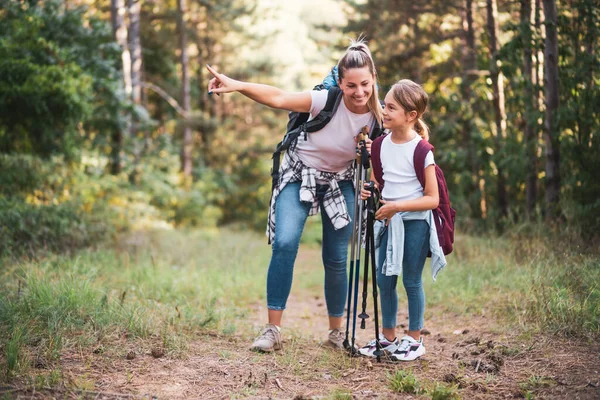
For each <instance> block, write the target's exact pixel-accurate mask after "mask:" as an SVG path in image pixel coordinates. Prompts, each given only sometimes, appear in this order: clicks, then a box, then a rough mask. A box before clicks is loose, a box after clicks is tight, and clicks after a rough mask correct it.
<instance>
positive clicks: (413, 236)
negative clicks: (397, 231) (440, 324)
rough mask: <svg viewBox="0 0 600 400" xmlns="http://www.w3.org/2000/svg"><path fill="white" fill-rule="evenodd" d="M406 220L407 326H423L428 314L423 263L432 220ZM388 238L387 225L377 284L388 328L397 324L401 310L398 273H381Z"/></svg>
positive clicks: (379, 249) (405, 275) (405, 276)
mask: <svg viewBox="0 0 600 400" xmlns="http://www.w3.org/2000/svg"><path fill="white" fill-rule="evenodd" d="M403 222H404V259H403V260H402V283H403V284H404V289H405V290H406V296H407V298H408V330H410V331H419V330H421V329H423V317H424V314H425V291H424V290H423V280H422V277H421V276H422V274H423V266H424V265H425V260H426V258H427V253H428V251H429V224H428V223H427V221H425V220H409V221H403ZM387 241H388V231H387V229H386V230H385V232H384V233H383V236H382V237H381V246H380V247H379V248H378V250H377V251H378V252H379V254H377V256H378V257H377V260H378V265H377V286H378V287H379V295H380V296H381V316H382V325H383V327H384V328H386V329H392V328H395V327H396V314H397V313H398V292H397V291H396V284H397V282H398V277H397V276H385V275H383V274H382V272H381V270H382V265H383V261H384V260H385V251H386V247H387Z"/></svg>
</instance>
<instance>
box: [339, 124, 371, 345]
mask: <svg viewBox="0 0 600 400" xmlns="http://www.w3.org/2000/svg"><path fill="white" fill-rule="evenodd" d="M368 133H369V128H368V127H366V126H365V127H364V128H363V129H361V133H359V135H358V146H357V158H356V160H355V175H354V176H355V182H354V187H355V193H354V215H353V218H352V239H351V241H350V274H349V279H348V302H347V303H348V306H347V314H346V337H345V339H344V348H345V349H347V350H348V351H349V352H350V355H355V354H356V348H355V346H354V342H355V330H356V311H357V310H356V308H357V304H356V303H357V297H358V280H359V279H360V244H361V234H362V222H363V220H362V214H363V211H362V210H363V201H362V200H360V188H361V186H362V182H364V180H365V171H364V162H363V159H364V154H366V156H367V164H368V153H367V151H366V147H365V139H366V138H367V137H368ZM359 147H361V150H360V153H359ZM353 287H354V289H355V290H354V296H353V291H352V288H353ZM353 305H354V307H353ZM352 309H354V313H353V320H352V342H350V340H349V334H350V312H351V310H352Z"/></svg>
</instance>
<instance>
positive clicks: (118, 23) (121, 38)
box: [110, 0, 131, 175]
mask: <svg viewBox="0 0 600 400" xmlns="http://www.w3.org/2000/svg"><path fill="white" fill-rule="evenodd" d="M125 12H126V9H125V0H111V2H110V19H111V23H112V30H113V36H114V38H115V41H116V42H117V43H118V44H119V46H120V47H121V62H122V71H123V78H124V79H123V84H124V85H125V89H126V90H127V87H128V85H129V86H131V79H130V78H131V75H130V73H129V71H130V68H131V59H130V57H129V47H128V46H127V26H126V25H125ZM123 142H124V141H123V130H122V128H121V126H120V124H119V123H118V121H116V122H115V124H114V127H113V130H112V133H111V164H110V172H111V174H113V175H117V174H119V173H120V172H121V170H122V169H123Z"/></svg>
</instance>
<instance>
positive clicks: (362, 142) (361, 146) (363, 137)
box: [356, 125, 369, 162]
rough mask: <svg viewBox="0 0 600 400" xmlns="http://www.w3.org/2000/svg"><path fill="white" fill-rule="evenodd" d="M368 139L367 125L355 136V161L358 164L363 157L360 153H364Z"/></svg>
mask: <svg viewBox="0 0 600 400" xmlns="http://www.w3.org/2000/svg"><path fill="white" fill-rule="evenodd" d="M368 137H369V127H368V126H367V125H365V126H363V127H362V128H361V130H360V132H359V133H358V135H356V143H357V145H356V160H357V161H358V162H360V161H361V156H362V155H363V154H362V152H363V151H366V148H365V146H366V141H367V139H368Z"/></svg>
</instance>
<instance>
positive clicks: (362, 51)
mask: <svg viewBox="0 0 600 400" xmlns="http://www.w3.org/2000/svg"><path fill="white" fill-rule="evenodd" d="M364 67H368V68H369V71H370V72H371V74H372V75H373V91H372V93H371V97H370V98H369V100H368V102H367V106H368V107H369V110H370V111H371V112H372V113H373V115H374V116H375V118H376V120H377V121H378V123H381V121H382V120H383V108H382V107H381V103H380V102H379V90H378V87H377V70H376V69H375V62H374V61H373V56H372V55H371V50H369V47H368V46H367V44H366V43H365V41H364V38H363V37H362V36H361V37H359V38H358V39H357V40H353V41H352V42H351V43H350V46H348V48H347V49H346V53H344V55H343V56H342V58H340V61H339V62H338V74H339V79H340V80H342V79H344V73H345V72H346V71H347V70H349V69H352V68H364Z"/></svg>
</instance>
